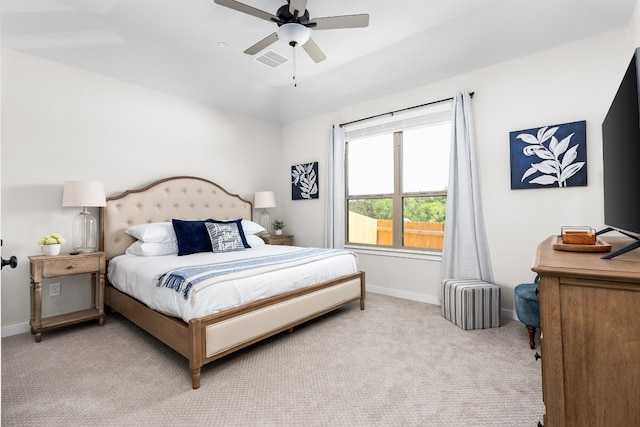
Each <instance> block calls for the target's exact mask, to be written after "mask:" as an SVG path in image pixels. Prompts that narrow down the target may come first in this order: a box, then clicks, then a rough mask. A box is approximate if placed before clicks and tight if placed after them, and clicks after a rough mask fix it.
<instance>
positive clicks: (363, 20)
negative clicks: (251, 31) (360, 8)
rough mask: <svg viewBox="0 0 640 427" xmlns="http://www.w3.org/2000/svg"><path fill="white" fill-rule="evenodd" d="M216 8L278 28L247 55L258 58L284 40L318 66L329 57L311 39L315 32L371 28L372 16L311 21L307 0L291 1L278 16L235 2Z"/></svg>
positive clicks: (221, 0)
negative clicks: (370, 18) (224, 8)
mask: <svg viewBox="0 0 640 427" xmlns="http://www.w3.org/2000/svg"><path fill="white" fill-rule="evenodd" d="M214 2H215V3H216V4H219V5H221V6H225V7H228V8H230V9H233V10H237V11H238V12H242V13H246V14H248V15H251V16H255V17H256V18H260V19H264V20H265V21H270V22H275V23H276V24H278V30H277V31H276V32H275V33H273V34H271V35H269V36H267V37H265V38H264V39H262V40H260V41H259V42H258V43H256V44H254V45H253V46H251V47H250V48H248V49H247V50H245V51H244V53H246V54H247V55H255V54H256V53H258V52H260V51H262V50H263V49H265V48H266V47H268V46H270V45H272V44H273V43H275V42H276V41H278V40H283V41H285V42H286V43H288V44H289V45H290V46H292V47H294V48H295V47H296V46H298V45H301V46H302V48H303V49H304V50H305V52H307V54H308V55H309V56H310V57H311V59H313V61H314V62H316V63H318V62H322V61H324V60H325V59H326V58H327V57H326V56H325V54H324V53H323V52H322V50H321V49H320V48H319V47H318V45H317V44H316V43H315V42H314V41H313V39H312V38H311V37H310V33H311V32H310V29H312V30H333V29H339V28H364V27H367V26H368V25H369V15H368V14H359V15H341V16H329V17H324V18H310V17H309V11H308V10H307V0H287V3H288V4H285V5H283V6H281V7H280V8H279V9H278V11H277V12H276V14H275V15H272V14H271V13H269V12H265V11H263V10H260V9H256V8H255V7H252V6H249V5H247V4H244V3H240V2H238V1H235V0H214Z"/></svg>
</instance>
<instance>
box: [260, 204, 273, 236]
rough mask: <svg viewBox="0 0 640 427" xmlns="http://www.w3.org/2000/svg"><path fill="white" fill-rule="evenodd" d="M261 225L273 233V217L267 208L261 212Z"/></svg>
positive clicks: (269, 232)
mask: <svg viewBox="0 0 640 427" xmlns="http://www.w3.org/2000/svg"><path fill="white" fill-rule="evenodd" d="M260 225H261V226H262V227H263V228H264V229H265V230H266V233H267V234H271V217H270V216H269V212H268V211H267V210H266V209H263V210H262V213H261V214H260Z"/></svg>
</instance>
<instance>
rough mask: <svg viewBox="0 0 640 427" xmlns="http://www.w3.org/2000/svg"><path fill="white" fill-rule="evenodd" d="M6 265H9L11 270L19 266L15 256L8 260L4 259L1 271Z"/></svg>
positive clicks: (0, 242)
mask: <svg viewBox="0 0 640 427" xmlns="http://www.w3.org/2000/svg"><path fill="white" fill-rule="evenodd" d="M0 246H2V240H0ZM5 265H9V266H11V268H16V267H17V266H18V258H16V257H15V256H12V257H10V258H9V259H8V260H7V259H4V258H2V267H0V269H2V268H4V266H5Z"/></svg>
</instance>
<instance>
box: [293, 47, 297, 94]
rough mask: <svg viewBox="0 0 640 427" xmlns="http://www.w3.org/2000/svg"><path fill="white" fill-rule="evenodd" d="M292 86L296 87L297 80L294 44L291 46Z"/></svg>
mask: <svg viewBox="0 0 640 427" xmlns="http://www.w3.org/2000/svg"><path fill="white" fill-rule="evenodd" d="M293 87H298V81H297V80H296V46H295V45H294V46H293Z"/></svg>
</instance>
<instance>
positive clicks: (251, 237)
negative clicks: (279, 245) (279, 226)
mask: <svg viewBox="0 0 640 427" xmlns="http://www.w3.org/2000/svg"><path fill="white" fill-rule="evenodd" d="M244 238H245V239H246V240H247V243H248V244H249V246H251V247H252V248H255V247H256V246H262V245H264V244H265V243H264V240H262V239H261V238H260V237H258V236H256V235H255V234H245V235H244Z"/></svg>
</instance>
